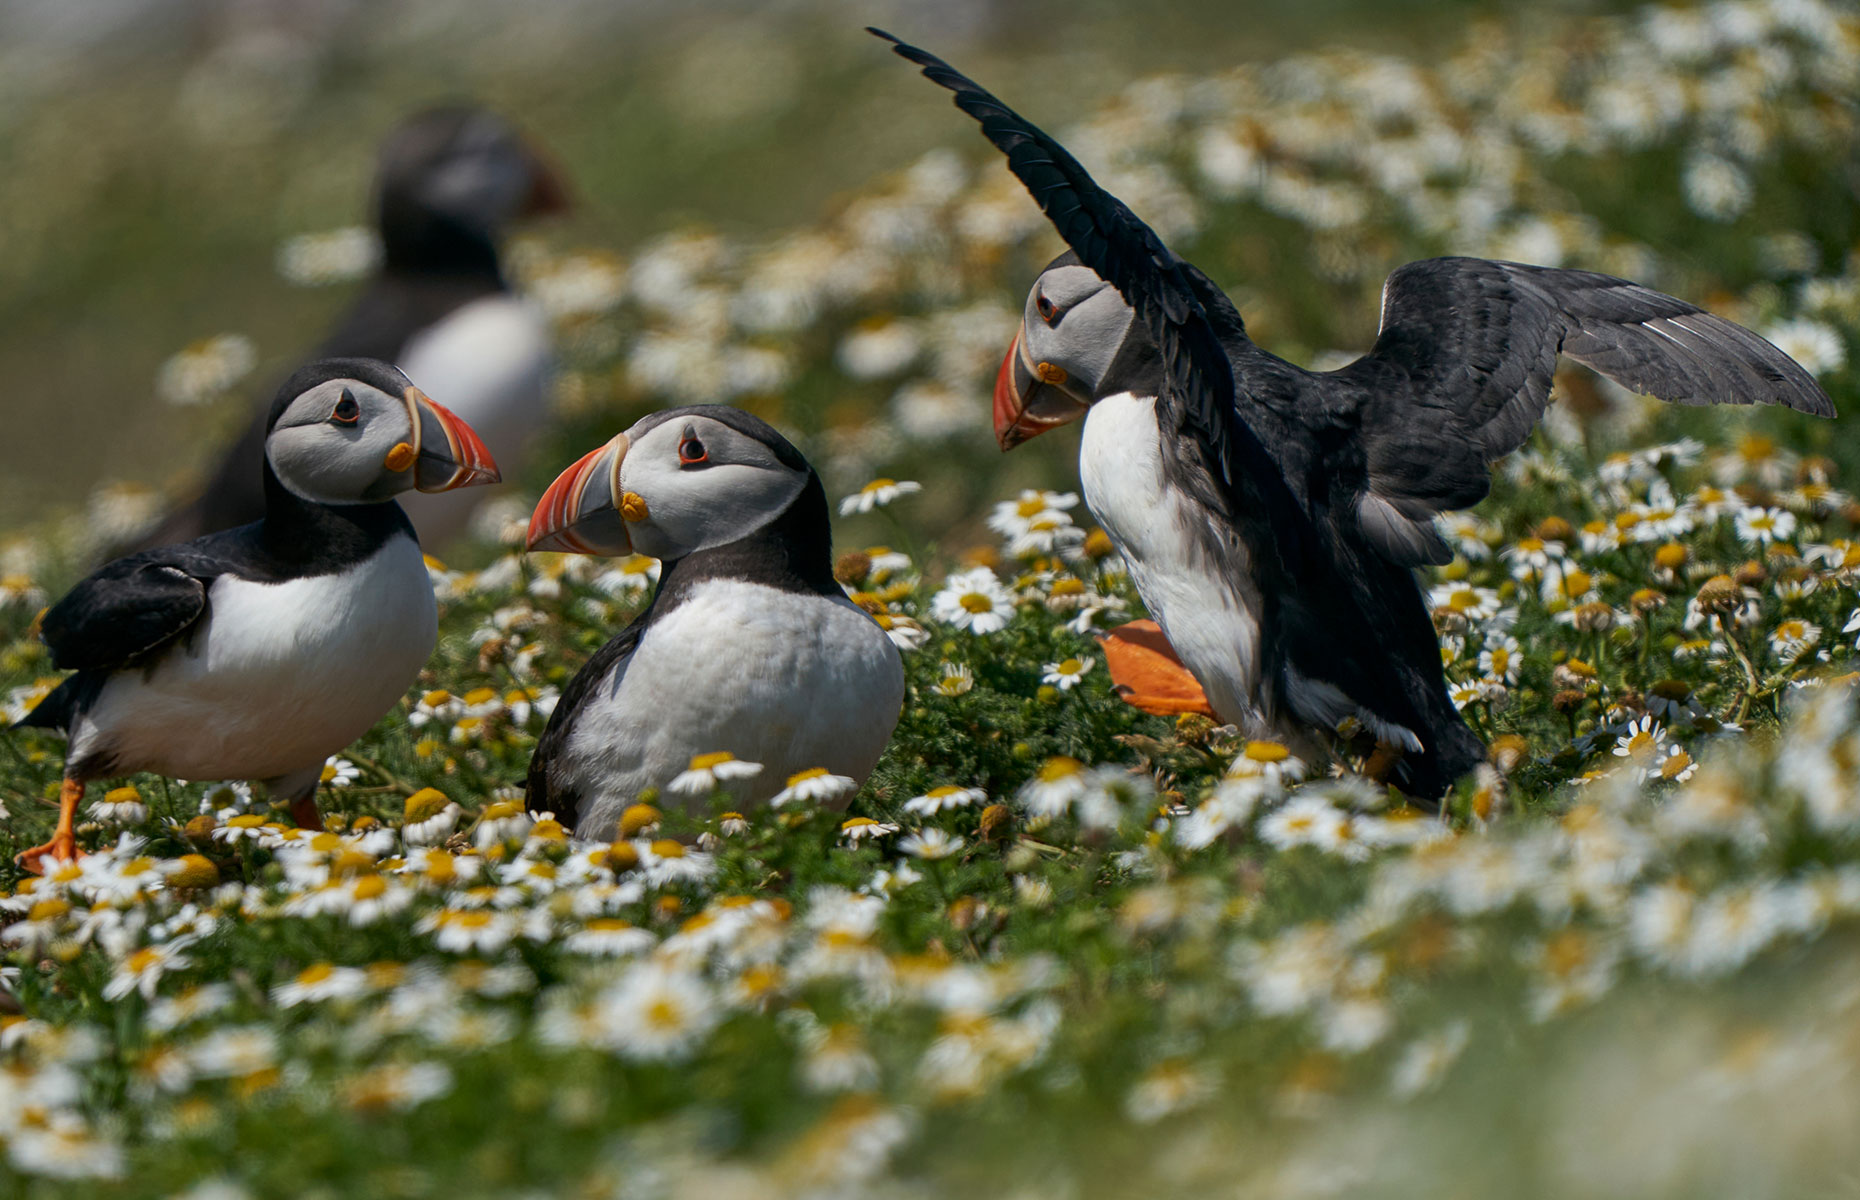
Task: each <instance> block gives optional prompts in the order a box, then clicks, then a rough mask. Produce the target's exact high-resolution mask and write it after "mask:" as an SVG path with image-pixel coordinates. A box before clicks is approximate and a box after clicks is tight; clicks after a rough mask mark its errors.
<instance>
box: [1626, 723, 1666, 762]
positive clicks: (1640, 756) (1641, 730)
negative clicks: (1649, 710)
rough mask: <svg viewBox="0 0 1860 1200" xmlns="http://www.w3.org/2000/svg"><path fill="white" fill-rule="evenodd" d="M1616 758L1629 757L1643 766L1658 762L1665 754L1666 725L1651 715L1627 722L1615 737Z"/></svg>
mask: <svg viewBox="0 0 1860 1200" xmlns="http://www.w3.org/2000/svg"><path fill="white" fill-rule="evenodd" d="M1614 754H1615V757H1616V758H1631V759H1633V760H1634V761H1635V762H1636V763H1639V764H1641V765H1643V766H1650V765H1652V764H1655V763H1658V762H1659V761H1660V760H1661V759H1662V758H1664V757H1665V756H1666V726H1664V725H1662V724H1660V723H1659V722H1658V721H1656V720H1654V719H1653V717H1652V716H1651V715H1649V716H1643V717H1640V718H1638V719H1636V720H1634V721H1632V722H1630V723H1629V724H1628V727H1627V728H1626V729H1625V730H1623V731H1622V733H1621V735H1620V736H1619V737H1617V738H1616V739H1615V748H1614Z"/></svg>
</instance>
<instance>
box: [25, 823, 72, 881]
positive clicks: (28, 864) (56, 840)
mask: <svg viewBox="0 0 1860 1200" xmlns="http://www.w3.org/2000/svg"><path fill="white" fill-rule="evenodd" d="M82 857H83V853H82V852H81V851H80V850H79V849H78V847H77V838H75V837H73V836H72V835H71V832H70V831H69V830H60V831H59V832H57V833H54V834H53V835H52V840H51V841H49V842H47V843H45V844H44V845H43V846H34V847H33V848H32V849H30V850H27V851H25V852H24V853H21V854H17V855H15V856H14V857H13V862H14V863H15V864H16V865H18V866H21V867H24V868H25V869H26V870H28V871H31V872H32V873H33V874H34V875H43V874H45V860H46V859H47V858H53V859H57V860H58V861H60V862H67V863H68V862H76V861H77V860H78V859H80V858H82Z"/></svg>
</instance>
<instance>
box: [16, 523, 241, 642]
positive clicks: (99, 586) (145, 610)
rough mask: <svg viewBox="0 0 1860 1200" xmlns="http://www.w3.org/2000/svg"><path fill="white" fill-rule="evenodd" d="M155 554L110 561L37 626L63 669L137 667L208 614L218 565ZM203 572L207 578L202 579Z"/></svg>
mask: <svg viewBox="0 0 1860 1200" xmlns="http://www.w3.org/2000/svg"><path fill="white" fill-rule="evenodd" d="M172 549H173V550H174V551H177V552H182V553H170V552H168V551H162V550H154V551H150V552H148V553H145V554H137V555H132V556H130V557H129V558H123V559H118V560H117V561H115V562H113V563H109V564H107V565H105V566H103V567H101V568H99V569H98V570H97V571H96V572H94V573H93V574H92V575H90V576H89V577H88V578H86V579H85V580H84V581H83V582H81V583H79V584H78V585H77V586H76V587H74V588H72V589H71V591H70V593H69V594H68V595H66V596H65V598H64V599H62V600H60V601H59V602H58V603H57V604H55V605H53V606H52V608H51V610H50V611H49V612H47V613H46V614H45V619H44V621H43V622H41V624H40V626H39V636H40V637H42V638H43V639H44V640H45V644H46V645H47V646H49V647H51V650H52V665H53V666H55V667H57V668H58V669H59V670H61V671H88V670H116V669H120V668H123V667H131V666H136V665H138V664H140V663H142V662H145V661H147V660H148V659H150V658H152V657H153V656H155V655H157V654H159V653H160V652H161V651H162V650H164V649H166V648H167V647H168V646H169V645H171V644H172V643H173V642H174V641H175V640H176V639H178V638H180V637H181V636H183V635H184V634H186V633H187V631H188V630H190V629H192V628H193V627H194V625H195V624H196V623H197V622H198V621H199V620H200V618H201V617H202V616H203V615H205V613H206V611H207V587H208V585H209V584H210V583H211V582H212V580H213V578H214V577H215V576H217V575H218V574H220V571H219V569H218V568H217V565H214V564H209V563H205V562H196V561H194V560H193V556H191V555H188V554H186V553H184V551H185V550H186V549H187V548H186V547H173V548H172ZM203 572H204V573H203Z"/></svg>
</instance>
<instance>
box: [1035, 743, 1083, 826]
mask: <svg viewBox="0 0 1860 1200" xmlns="http://www.w3.org/2000/svg"><path fill="white" fill-rule="evenodd" d="M1086 787H1087V780H1086V776H1085V764H1084V763H1082V762H1080V761H1079V760H1078V759H1076V758H1067V757H1066V756H1064V755H1058V756H1055V757H1053V758H1049V759H1047V760H1046V764H1045V765H1044V766H1042V767H1041V768H1040V773H1039V774H1038V775H1035V776H1034V777H1033V778H1032V779H1029V780H1028V781H1027V782H1026V783H1025V784H1023V785H1021V789H1020V802H1021V805H1022V806H1023V807H1025V808H1026V809H1027V811H1028V812H1030V813H1032V814H1033V815H1034V816H1036V817H1057V816H1060V815H1061V814H1063V813H1064V812H1065V811H1066V810H1067V809H1068V808H1070V807H1072V802H1073V801H1075V800H1077V799H1078V798H1079V797H1081V796H1083V795H1084V794H1085V789H1086Z"/></svg>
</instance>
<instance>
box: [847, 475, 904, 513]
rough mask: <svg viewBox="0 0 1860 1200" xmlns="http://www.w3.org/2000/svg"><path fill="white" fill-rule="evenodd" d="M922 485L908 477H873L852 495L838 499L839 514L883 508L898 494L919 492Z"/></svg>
mask: <svg viewBox="0 0 1860 1200" xmlns="http://www.w3.org/2000/svg"><path fill="white" fill-rule="evenodd" d="M923 490H924V485H923V484H921V483H914V482H912V481H911V480H909V479H874V480H873V481H872V482H870V483H868V484H866V485H865V486H864V487H862V488H860V489H859V490H858V491H856V492H854V493H853V494H852V495H850V496H847V497H846V498H845V499H843V500H841V501H840V516H842V517H850V516H852V515H853V514H854V513H869V512H871V511H872V510H873V509H875V508H883V507H884V506H885V505H887V504H890V503H891V502H892V501H893V500H896V499H897V498H898V497H899V496H908V495H911V494H912V493H913V492H921V491H923Z"/></svg>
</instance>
